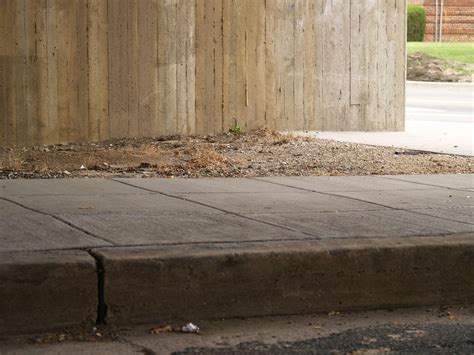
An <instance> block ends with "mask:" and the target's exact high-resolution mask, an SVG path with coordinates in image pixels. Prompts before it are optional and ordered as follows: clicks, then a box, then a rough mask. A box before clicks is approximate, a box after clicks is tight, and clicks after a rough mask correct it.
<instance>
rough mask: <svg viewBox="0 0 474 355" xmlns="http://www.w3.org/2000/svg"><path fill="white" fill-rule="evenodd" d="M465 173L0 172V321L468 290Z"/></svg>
mask: <svg viewBox="0 0 474 355" xmlns="http://www.w3.org/2000/svg"><path fill="white" fill-rule="evenodd" d="M473 194H474V175H431V176H380V177H375V176H370V177H271V178H256V179H195V180H191V179H190V180H183V179H114V180H108V179H77V180H75V179H74V180H73V179H69V180H68V179H66V180H14V181H0V283H1V284H2V288H0V333H2V332H4V333H5V332H16V331H30V330H35V329H46V328H51V327H62V326H68V325H74V324H79V323H82V322H88V321H94V320H95V319H96V318H98V319H99V321H104V320H105V319H106V320H107V321H109V322H113V323H117V324H125V323H139V322H150V321H151V322H155V321H160V320H166V319H193V320H194V319H204V318H206V319H209V318H223V317H235V316H255V315H271V314H294V313H307V312H318V311H328V310H333V309H339V310H343V309H367V308H379V307H393V306H412V305H426V304H437V303H457V302H474V268H473V267H472V260H474V259H473V258H474V228H473V226H474V221H473V218H472V198H471V197H472V195H473Z"/></svg>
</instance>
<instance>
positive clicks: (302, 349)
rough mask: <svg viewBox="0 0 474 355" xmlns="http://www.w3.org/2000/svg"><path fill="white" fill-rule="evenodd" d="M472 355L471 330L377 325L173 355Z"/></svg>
mask: <svg viewBox="0 0 474 355" xmlns="http://www.w3.org/2000/svg"><path fill="white" fill-rule="evenodd" d="M384 353H402V354H474V326H473V325H460V324H427V325H423V324H417V325H415V324H409V325H380V326H369V327H365V328H359V329H349V330H346V331H344V332H342V333H338V334H337V333H336V334H332V335H329V336H326V337H321V338H314V339H309V340H303V341H296V342H283V343H277V344H271V345H269V344H264V343H261V342H249V343H240V344H238V345H237V346H233V347H228V348H221V349H215V348H189V349H186V350H184V351H180V352H175V353H174V354H176V355H188V354H201V355H227V354H229V355H231V354H281V355H283V354H384Z"/></svg>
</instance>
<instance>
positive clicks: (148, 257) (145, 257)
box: [96, 233, 474, 324]
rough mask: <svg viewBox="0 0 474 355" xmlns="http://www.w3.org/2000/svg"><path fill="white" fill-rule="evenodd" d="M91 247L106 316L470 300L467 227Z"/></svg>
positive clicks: (153, 317)
mask: <svg viewBox="0 0 474 355" xmlns="http://www.w3.org/2000/svg"><path fill="white" fill-rule="evenodd" d="M96 254H97V256H98V257H99V258H100V259H101V260H102V263H103V265H104V268H105V283H104V293H105V303H106V304H107V307H108V315H107V320H108V321H109V322H112V323H116V324H127V323H146V322H161V321H170V320H171V321H176V320H183V321H198V320H203V319H221V318H230V317H250V316H268V315H283V314H303V313H312V312H329V311H331V310H339V311H348V310H363V309H375V308H392V307H393V308H394V307H407V306H428V305H437V304H459V303H473V302H474V268H473V267H472V262H473V260H474V234H473V233H470V234H462V235H451V236H442V237H416V238H400V239H365V240H357V239H352V240H346V239H345V240H328V241H318V242H288V243H285V242H281V243H249V244H245V245H242V244H228V245H220V246H219V247H218V249H217V248H216V247H215V246H214V248H212V249H210V248H207V247H205V246H201V247H196V246H193V247H190V246H176V247H171V248H169V247H167V248H152V249H150V248H136V247H135V248H103V249H100V250H96Z"/></svg>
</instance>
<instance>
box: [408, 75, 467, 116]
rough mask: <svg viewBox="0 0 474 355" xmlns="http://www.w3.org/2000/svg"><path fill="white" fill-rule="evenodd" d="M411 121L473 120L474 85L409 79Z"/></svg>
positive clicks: (409, 112)
mask: <svg viewBox="0 0 474 355" xmlns="http://www.w3.org/2000/svg"><path fill="white" fill-rule="evenodd" d="M406 98H407V102H406V113H407V120H408V121H411V120H413V121H442V122H456V123H472V122H473V118H474V86H473V85H462V84H455V85H453V84H431V83H430V84H421V83H416V84H415V83H410V82H408V83H407V95H406Z"/></svg>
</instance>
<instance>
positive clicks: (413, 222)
mask: <svg viewBox="0 0 474 355" xmlns="http://www.w3.org/2000/svg"><path fill="white" fill-rule="evenodd" d="M471 212H472V210H471ZM421 213H426V215H418V214H414V213H410V212H409V211H399V210H392V209H388V208H385V209H379V210H376V211H352V212H328V213H311V212H309V213H291V214H288V213H287V214H285V213H269V214H258V215H246V216H252V217H254V218H256V219H258V220H260V221H265V222H269V223H275V224H278V225H281V226H286V227H290V228H293V229H295V230H299V231H302V232H305V233H309V234H312V235H314V236H318V237H320V238H394V236H395V235H396V236H397V238H399V237H408V236H413V235H440V234H449V233H460V232H468V231H474V226H473V225H472V215H471V218H470V219H469V213H468V212H466V210H465V209H460V212H459V213H464V216H463V215H458V214H457V213H455V212H452V213H451V215H448V214H447V213H445V212H444V211H441V210H431V209H430V210H421ZM436 213H437V214H438V216H437V217H436V218H435V217H431V214H436ZM447 217H451V219H444V218H447ZM441 218H443V219H441Z"/></svg>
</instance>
